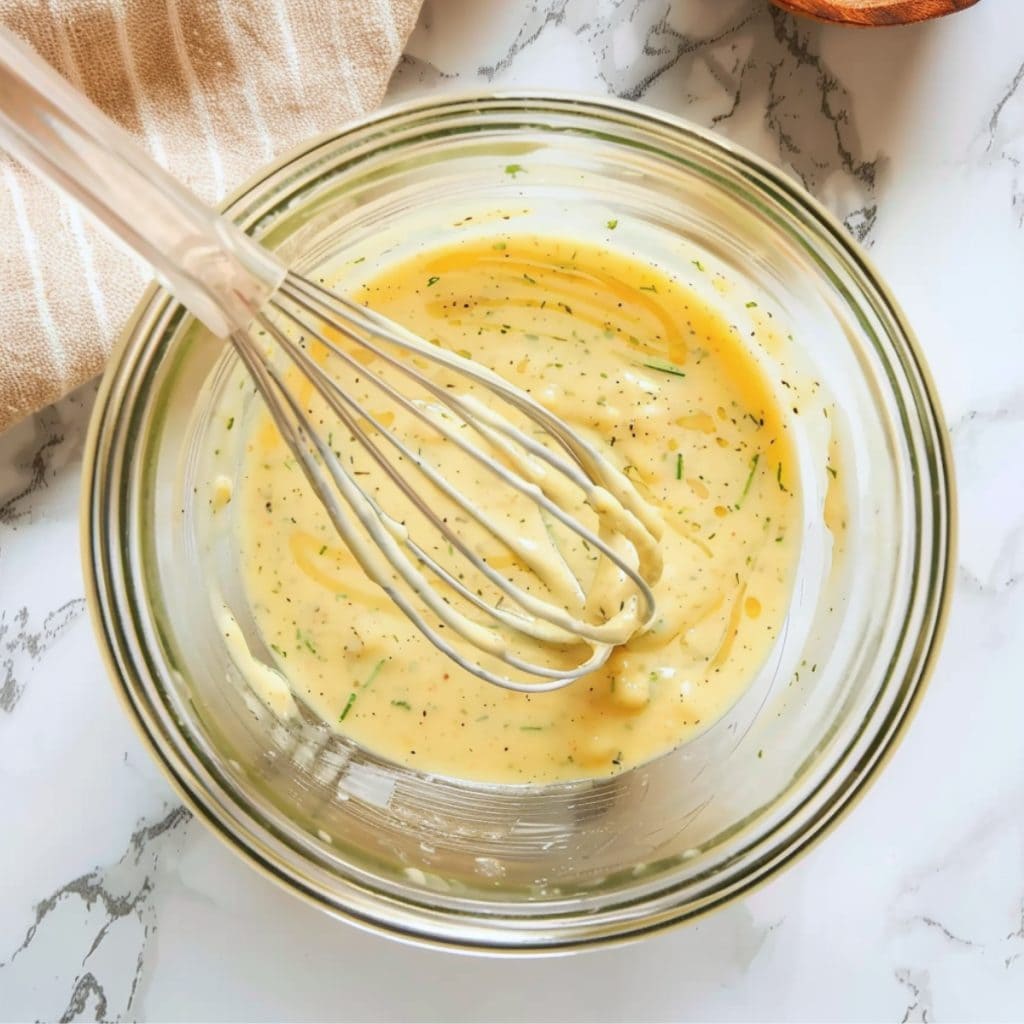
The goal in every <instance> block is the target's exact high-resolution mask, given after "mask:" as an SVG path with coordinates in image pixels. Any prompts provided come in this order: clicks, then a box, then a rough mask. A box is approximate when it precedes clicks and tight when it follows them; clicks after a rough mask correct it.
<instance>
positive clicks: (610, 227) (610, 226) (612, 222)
mask: <svg viewBox="0 0 1024 1024" xmlns="http://www.w3.org/2000/svg"><path fill="white" fill-rule="evenodd" d="M607 226H608V230H609V231H614V230H615V229H616V228H617V227H618V226H619V222H618V221H617V220H615V219H614V218H613V219H612V220H610V221H608V225H607Z"/></svg>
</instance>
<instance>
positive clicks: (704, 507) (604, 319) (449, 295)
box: [233, 236, 801, 783]
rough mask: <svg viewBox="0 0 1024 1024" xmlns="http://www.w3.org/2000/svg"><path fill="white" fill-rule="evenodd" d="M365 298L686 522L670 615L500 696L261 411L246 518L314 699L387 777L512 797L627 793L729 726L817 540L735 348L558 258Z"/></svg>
mask: <svg viewBox="0 0 1024 1024" xmlns="http://www.w3.org/2000/svg"><path fill="white" fill-rule="evenodd" d="M358 298H359V299H360V301H363V302H365V303H366V304H367V305H369V306H371V307H372V308H374V309H376V310H378V311H379V312H381V313H383V314H385V315H387V316H389V317H391V318H392V319H394V320H396V321H398V322H399V323H402V324H404V325H406V326H407V327H409V328H410V329H412V330H414V331H416V332H417V333H419V334H420V335H422V336H423V337H425V338H427V339H430V340H436V341H437V343H438V344H443V345H444V346H445V347H448V348H450V349H452V350H454V351H458V352H460V353H462V354H463V355H468V356H470V357H471V358H473V359H476V360H478V361H479V362H481V363H483V364H485V365H488V366H490V367H491V368H492V369H494V370H496V371H497V372H498V373H501V374H503V375H504V376H506V377H507V378H509V379H510V380H511V381H512V382H513V383H515V384H517V385H518V386H520V387H522V388H524V389H525V390H527V391H529V392H531V393H532V394H533V395H534V397H536V398H537V399H538V400H539V401H541V402H542V403H543V404H544V405H546V406H548V407H549V408H551V409H552V410H553V411H555V412H556V413H557V414H558V415H560V416H561V417H563V418H564V419H565V420H567V421H568V422H569V423H570V424H572V425H573V426H575V427H576V428H577V429H578V430H579V431H580V432H581V433H583V434H584V435H585V436H587V437H588V438H589V439H590V440H591V441H593V442H594V443H595V444H597V445H599V446H601V447H602V449H603V450H604V451H605V452H606V453H608V454H609V456H610V457H611V458H612V459H613V460H614V461H615V462H616V464H617V465H619V466H620V468H621V469H622V470H623V472H625V474H626V475H627V476H628V477H629V478H630V479H631V480H632V481H633V482H634V484H635V485H636V486H637V488H638V489H639V490H640V492H641V494H642V495H643V497H644V498H645V499H646V500H647V501H648V502H650V503H651V504H652V505H654V506H655V507H656V508H657V509H658V510H659V511H660V514H661V516H662V517H663V519H664V521H665V524H666V529H665V532H664V535H663V537H662V541H661V544H662V555H663V558H664V566H665V568H664V572H663V575H662V578H661V580H660V581H659V583H658V584H657V586H656V587H655V596H656V598H657V602H658V614H657V617H656V619H655V621H654V623H653V625H652V627H651V628H650V629H649V630H648V631H647V632H645V633H643V634H641V635H638V636H636V637H634V638H633V639H632V640H630V641H629V643H627V644H625V645H623V646H622V647H619V648H617V649H616V650H615V652H614V653H613V654H612V656H611V658H610V659H609V661H608V662H607V664H606V665H605V666H604V667H603V668H602V669H600V670H599V671H597V672H594V673H592V674H591V675H590V676H587V677H586V678H584V679H582V680H580V681H578V682H577V683H575V684H573V685H571V686H570V687H568V688H566V689H564V690H560V691H557V692H554V693H550V694H532V695H531V694H519V693H511V692H506V691H502V690H499V689H497V688H495V687H493V686H490V685H488V684H487V683H484V682H482V681H480V680H478V679H477V678H475V677H473V676H471V675H469V674H468V673H465V672H463V671H462V670H460V669H459V668H457V667H456V666H455V665H454V664H452V663H451V662H450V661H448V659H446V658H445V657H444V656H443V655H442V654H441V653H440V652H438V651H437V650H435V649H434V648H433V647H432V646H431V645H430V644H429V643H428V642H427V641H426V640H425V639H423V638H422V637H421V636H420V635H419V633H418V632H416V630H415V628H414V627H413V626H412V625H411V624H410V623H409V622H408V621H407V620H406V619H405V618H404V616H403V615H402V614H401V612H399V611H398V610H397V609H395V608H393V607H392V606H391V605H390V604H389V602H388V599H387V598H386V597H385V596H384V594H383V593H382V592H379V591H377V589H376V588H375V587H374V586H373V585H372V584H370V583H369V582H367V581H366V579H365V578H364V577H363V575H362V572H361V570H360V569H359V567H358V566H357V565H356V563H355V561H354V559H353V558H352V556H351V555H350V554H349V552H348V551H347V550H346V549H345V547H344V545H343V544H342V543H341V542H340V541H339V540H338V539H337V537H336V535H335V534H334V531H333V529H332V527H331V525H330V523H329V521H328V519H327V516H326V513H325V512H324V511H323V509H322V508H321V507H320V505H319V503H318V501H317V499H316V498H315V497H314V496H313V495H312V494H311V493H310V490H309V488H308V487H307V486H306V483H305V480H304V478H303V477H302V475H301V473H300V472H299V471H298V469H297V468H296V466H295V464H294V461H293V460H292V459H291V458H290V457H289V453H288V450H287V449H286V447H285V446H284V443H283V442H282V441H281V440H280V439H279V437H278V436H277V434H276V431H275V430H274V428H273V426H272V425H271V424H270V422H269V417H268V416H267V415H266V414H265V413H262V412H261V413H260V414H259V418H258V421H257V422H256V423H254V424H252V425H251V426H250V428H249V429H250V433H249V436H248V437H247V441H246V454H245V458H244V462H243V469H242V473H241V476H240V479H239V482H238V486H237V487H236V489H235V493H234V496H233V501H234V502H235V503H237V504H238V505H239V506H240V507H239V508H238V509H237V512H238V513H239V514H240V516H239V518H240V522H241V524H242V529H241V534H240V541H239V543H240V545H241V562H242V566H243V574H244V578H245V586H246V591H247V595H248V598H249V602H250V605H251V608H252V612H253V615H254V617H255V620H256V622H257V624H258V625H259V628H260V630H261V632H262V634H263V636H264V638H265V640H266V642H267V644H268V645H269V647H270V648H271V650H273V651H274V654H275V658H276V660H277V667H278V669H279V670H280V672H281V673H282V674H283V675H284V676H286V677H287V679H288V680H289V682H290V685H291V686H292V689H293V691H294V693H295V694H296V696H297V697H299V698H301V699H302V700H304V701H306V702H307V703H308V704H309V705H310V706H311V707H312V709H314V710H315V711H316V712H317V713H319V714H320V715H321V716H322V717H323V718H324V719H325V720H326V721H328V722H331V723H333V724H334V725H335V727H336V728H337V729H339V730H340V731H342V732H344V733H346V734H347V735H349V736H351V737H352V738H353V739H354V740H356V741H357V742H359V743H360V744H362V745H363V746H365V747H367V748H369V749H371V750H373V751H375V752H376V753H378V754H380V755H382V756H385V757H388V758H390V759H392V760H394V761H398V762H401V763H404V764H408V765H410V766H413V767H416V768H420V769H423V770H427V771H435V772H440V773H443V774H446V775H452V776H456V777H460V778H469V779H477V780H485V781H495V782H516V783H521V782H549V781H556V780H564V779H572V778H579V777H588V776H600V775H606V774H610V773H614V772H616V771H620V770H622V769H623V768H626V767H630V766H632V765H635V764H637V763H639V762H642V761H645V760H649V759H650V758H652V757H655V756H657V755H658V754H660V753H663V752H664V751H666V750H668V749H670V748H671V747H673V746H675V745H677V744H678V743H680V742H682V741H684V740H686V739H688V738H691V737H692V736H694V735H696V734H697V733H698V732H700V731H702V730H704V729H705V728H707V726H708V725H710V724H711V723H713V722H714V721H715V720H716V719H717V718H719V717H720V716H721V715H722V714H723V712H724V711H725V710H726V709H727V708H728V707H729V706H730V705H731V704H732V703H733V702H734V701H735V700H736V699H737V698H738V697H739V695H740V694H741V693H742V692H743V690H744V688H745V687H746V685H747V684H748V683H749V682H750V680H751V679H752V678H753V676H754V675H755V673H756V672H757V670H758V669H759V668H760V666H761V665H762V664H763V662H764V661H765V659H766V657H767V655H768V653H769V652H770V650H771V649H772V647H773V645H774V644H775V642H776V639H777V637H778V634H779V631H780V629H781V626H782V623H783V621H784V618H785V614H786V609H787V606H788V602H789V596H790V589H791V582H792V577H793V571H794V563H795V560H796V556H797V553H798V550H799V531H800V523H801V508H800V502H799V497H798V486H799V481H798V479H797V470H796V459H795V456H794V453H793V448H792V445H791V444H790V442H789V439H788V428H787V425H786V421H785V418H784V416H783V414H782V412H781V410H780V408H779V406H778V405H777V403H776V401H775V398H774V396H773V393H772V387H771V385H770V383H769V382H768V380H767V379H766V378H765V376H764V375H763V373H762V372H761V370H760V368H759V366H758V365H757V363H756V362H755V360H754V359H753V358H752V357H751V356H750V355H749V354H748V352H747V351H746V350H745V348H744V347H743V345H742V343H741V341H740V339H739V336H738V333H737V331H736V330H735V328H733V327H731V326H730V325H729V324H728V323H727V322H726V321H725V320H724V319H723V318H722V316H721V315H720V314H719V313H718V312H717V311H716V310H715V309H713V308H711V307H710V306H708V305H707V304H706V303H705V302H703V301H702V300H700V299H699V298H698V297H697V296H696V295H695V294H694V292H692V291H691V290H690V289H689V288H687V287H685V286H684V285H682V284H681V283H679V282H677V281H675V280H673V279H671V278H670V277H669V276H668V275H666V274H665V273H664V272H662V271H660V270H657V269H655V268H652V267H651V266H650V265H648V264H645V263H641V262H639V261H637V260H634V259H632V258H630V257H628V256H626V255H624V254H620V253H613V252H608V251H606V250H603V249H599V248H597V247H594V246H589V245H585V244H576V243H573V242H566V241H561V240H555V239H551V238H545V237H536V236H509V237H501V238H489V239H483V240H476V241H472V242H467V243H463V244H460V245H457V246H452V247H449V248H446V249H440V250H434V251H430V252H426V253H424V254H422V255H420V256H417V257H414V258H412V259H409V260H407V261H406V262H403V263H400V264H398V265H395V266H391V267H388V268H387V269H385V270H384V271H382V272H381V273H380V274H378V275H377V276H376V277H374V278H373V279H372V280H370V281H369V282H368V283H367V284H366V285H364V286H363V288H362V289H361V291H360V292H359V293H358ZM440 467H441V468H442V469H445V466H444V463H443V462H441V463H440ZM463 483H465V482H463ZM471 496H472V497H474V498H476V499H477V500H478V501H479V502H480V503H482V504H485V505H486V503H487V495H486V493H483V492H481V493H479V494H475V495H474V494H471Z"/></svg>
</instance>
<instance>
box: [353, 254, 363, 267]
mask: <svg viewBox="0 0 1024 1024" xmlns="http://www.w3.org/2000/svg"><path fill="white" fill-rule="evenodd" d="M365 259H366V257H365V256H360V257H359V259H357V260H353V261H352V264H353V265H355V264H356V263H362V262H363V261H364V260H365Z"/></svg>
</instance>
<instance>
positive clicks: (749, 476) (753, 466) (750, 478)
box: [736, 452, 761, 508]
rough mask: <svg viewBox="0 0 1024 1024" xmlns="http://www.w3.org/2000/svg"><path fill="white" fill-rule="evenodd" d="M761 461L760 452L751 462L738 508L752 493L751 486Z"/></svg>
mask: <svg viewBox="0 0 1024 1024" xmlns="http://www.w3.org/2000/svg"><path fill="white" fill-rule="evenodd" d="M760 461H761V453H760V452H758V453H757V454H756V455H755V456H754V457H753V458H752V459H751V460H750V472H749V473H748V474H747V482H746V483H745V484H744V485H743V493H742V494H741V495H740V500H739V501H737V502H736V508H739V507H740V506H741V505H742V504H743V501H744V499H745V498H746V496H747V494H748V493H749V491H750V485H751V484H752V483H753V482H754V474H755V473H756V472H757V464H758V463H759V462H760Z"/></svg>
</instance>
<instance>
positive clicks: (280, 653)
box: [270, 644, 288, 658]
mask: <svg viewBox="0 0 1024 1024" xmlns="http://www.w3.org/2000/svg"><path fill="white" fill-rule="evenodd" d="M270 649H271V650H272V651H273V652H274V653H275V654H277V655H278V656H280V657H282V658H287V657H288V652H287V651H282V650H281V648H280V647H278V646H277V644H271V645H270Z"/></svg>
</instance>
